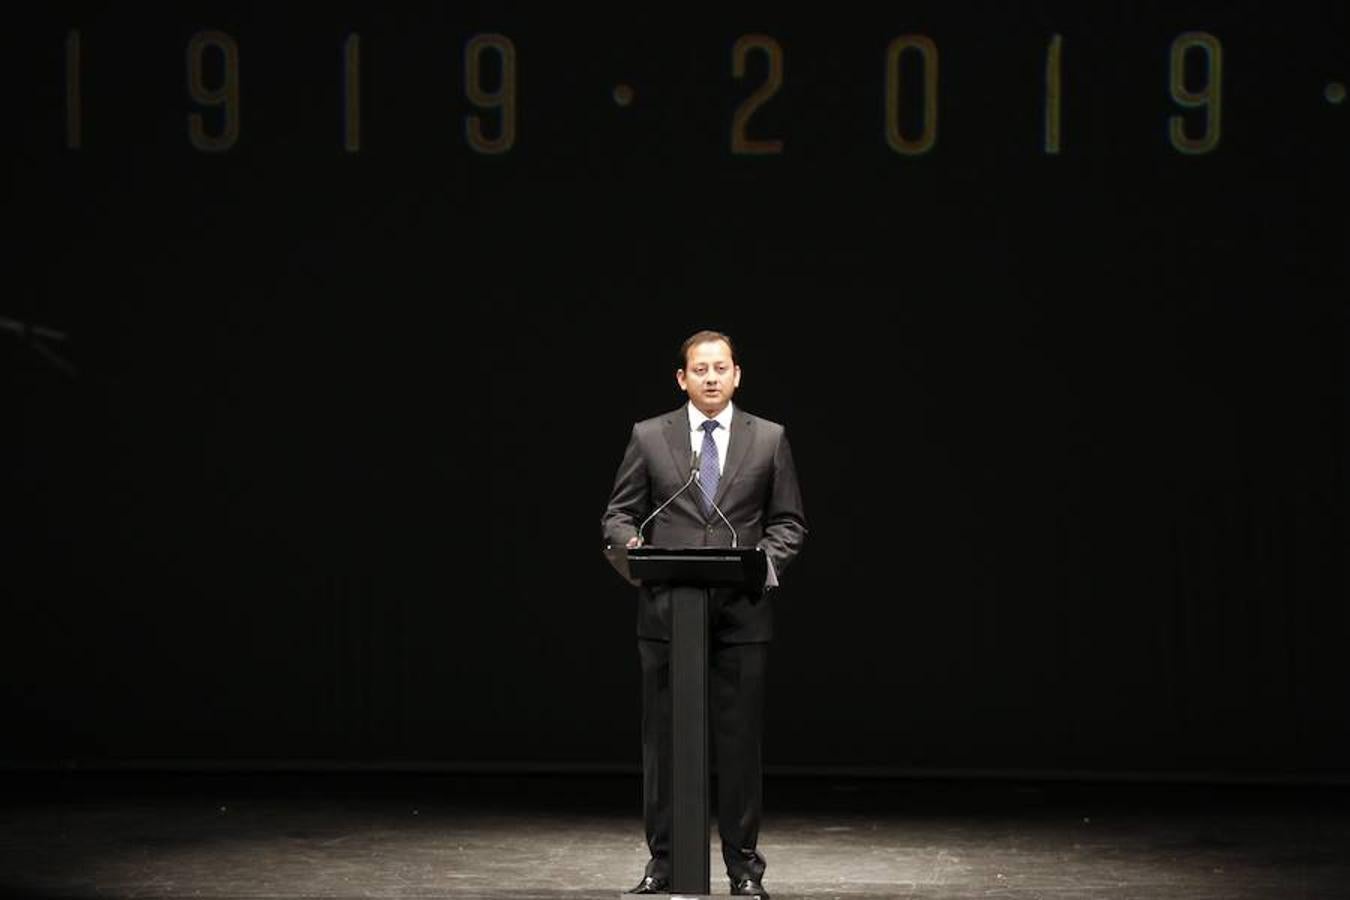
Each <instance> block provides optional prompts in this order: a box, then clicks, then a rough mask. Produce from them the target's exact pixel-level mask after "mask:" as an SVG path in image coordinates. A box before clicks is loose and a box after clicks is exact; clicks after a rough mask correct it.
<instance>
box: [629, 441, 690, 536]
mask: <svg viewBox="0 0 1350 900" xmlns="http://www.w3.org/2000/svg"><path fill="white" fill-rule="evenodd" d="M695 481H698V451H697V450H695V451H694V454H693V458H691V459H690V461H689V480H688V481H686V482H685V483H684V484H683V485H682V486H681V487H680V489H679V490H678V491H676V492H675V493H673V494H671V495H670V496H669V497H667V498H666V502H665V503H662V504H661V505H660V506H658V507H657V508H656V509H654V510H652V514H651V515H650V516H648V517H647V518H645V519H643V520H642V524H641V525H639V526H638V530H637V536H638V546H639V547H641V546H642V544H643V541H642V529H644V528H646V527H647V523H648V522H650V521H651V520H652V519H655V518H656V515H657V513H659V512H661V510H663V509H665V508H666V507H667V506H669V505H670V503H671V501H672V500H674V499H675V498H676V497H678V496H680V495H681V494H683V493H684V492H685V491H687V490H689V485H691V484H693V483H694V482H695Z"/></svg>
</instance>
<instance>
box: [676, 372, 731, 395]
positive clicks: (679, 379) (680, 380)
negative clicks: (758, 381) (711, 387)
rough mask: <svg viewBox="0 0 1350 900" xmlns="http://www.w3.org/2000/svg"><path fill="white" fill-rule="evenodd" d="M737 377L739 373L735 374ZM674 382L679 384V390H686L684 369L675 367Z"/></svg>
mask: <svg viewBox="0 0 1350 900" xmlns="http://www.w3.org/2000/svg"><path fill="white" fill-rule="evenodd" d="M737 377H739V374H738V375H737ZM675 383H676V384H678V385H679V386H680V390H682V391H687V390H688V388H687V387H685V381H684V369H676V370H675Z"/></svg>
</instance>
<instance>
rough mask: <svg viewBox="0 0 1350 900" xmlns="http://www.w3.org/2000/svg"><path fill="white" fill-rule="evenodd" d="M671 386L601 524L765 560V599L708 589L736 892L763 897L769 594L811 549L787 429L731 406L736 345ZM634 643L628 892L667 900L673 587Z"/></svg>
mask: <svg viewBox="0 0 1350 900" xmlns="http://www.w3.org/2000/svg"><path fill="white" fill-rule="evenodd" d="M675 381H676V383H678V384H679V386H680V389H681V390H682V391H684V393H685V394H687V395H688V398H689V399H688V402H687V403H686V404H684V405H682V406H681V407H680V408H679V409H676V410H674V411H672V412H670V413H667V414H666V415H663V416H657V417H655V418H652V419H647V420H645V421H642V422H638V423H637V424H636V425H634V426H633V431H632V436H631V437H630V438H629V441H628V449H627V450H626V451H625V452H624V456H623V462H622V463H620V465H619V471H618V474H617V475H616V477H615V479H614V490H613V491H612V492H611V494H610V498H609V506H608V507H607V508H606V510H605V514H604V517H603V519H602V520H601V526H602V529H603V532H604V538H605V542H606V544H607V545H609V546H627V547H636V546H639V545H640V544H642V543H647V544H651V545H652V546H657V547H704V546H714V547H726V546H730V545H731V543H732V531H731V529H734V530H735V536H736V539H737V544H738V546H742V547H750V546H757V547H760V548H762V549H763V550H764V553H765V556H766V558H767V560H768V575H767V579H766V584H765V586H764V589H763V590H762V591H754V592H748V593H740V592H737V591H735V590H731V589H720V588H719V589H716V590H714V591H713V592H712V595H711V597H710V600H709V605H708V622H709V635H710V639H711V643H710V647H709V681H708V684H709V724H710V726H711V732H712V742H713V755H714V759H715V760H716V775H717V786H718V787H717V825H718V832H719V833H720V835H721V838H722V858H723V861H724V862H725V863H726V868H727V876H728V877H729V878H730V879H731V892H732V894H736V895H745V896H754V895H758V896H760V897H762V898H765V900H767V898H768V894H767V893H766V892H765V891H764V886H763V883H762V882H763V877H764V865H765V861H764V856H763V855H762V854H761V853H760V852H759V850H758V848H757V844H758V840H759V826H760V819H761V814H762V809H763V803H762V792H761V754H760V745H761V739H762V735H763V721H764V686H765V666H766V663H767V661H768V647H769V640H770V638H771V637H772V636H773V605H772V603H771V597H770V590H771V588H772V587H774V586H776V585H777V584H778V579H779V578H780V577H782V575H783V572H784V571H785V570H786V569H787V566H788V563H790V562H791V561H792V559H793V558H794V557H795V556H796V555H797V553H798V551H800V550H801V547H802V543H803V541H804V540H805V538H806V519H805V515H804V514H803V512H802V499H801V492H800V490H799V489H798V486H797V473H796V470H795V469H794V467H793V463H792V450H791V449H790V447H789V446H788V440H787V434H786V433H785V431H784V429H783V426H782V425H779V424H777V423H776V422H770V421H768V420H767V419H761V418H758V417H756V416H752V415H750V414H749V413H747V412H745V411H743V410H741V409H740V408H738V407H736V406H733V405H732V402H731V398H732V395H733V394H734V393H735V391H736V388H737V387H738V386H739V385H740V383H741V368H740V366H738V365H737V364H736V357H735V350H734V348H733V346H732V342H731V339H730V338H729V337H727V336H726V335H725V334H722V333H720V332H715V331H700V332H698V333H697V334H694V335H693V336H691V337H690V338H689V339H688V340H686V341H685V342H684V345H683V346H682V347H681V350H680V360H679V368H678V369H677V370H676V372H675ZM695 451H697V452H698V454H699V455H698V457H697V459H698V471H699V478H698V481H697V482H696V483H695V484H693V485H692V486H691V487H690V488H689V489H688V490H686V491H685V492H684V493H683V494H680V495H679V496H678V497H675V499H674V501H673V502H671V503H670V504H669V505H668V506H666V507H665V508H664V509H662V510H661V511H660V513H659V514H658V515H656V516H655V517H654V518H653V519H652V521H651V522H650V523H649V524H648V526H647V531H646V532H645V533H644V534H639V533H638V529H639V526H640V525H641V524H642V523H643V521H644V520H645V519H647V517H648V516H649V515H650V514H651V513H652V512H653V511H654V510H656V509H657V508H658V507H660V505H661V504H662V503H663V502H665V501H666V500H668V499H669V498H670V497H672V496H673V495H675V494H676V492H677V491H679V490H680V488H681V487H682V486H684V485H685V484H686V482H688V481H689V478H690V466H691V460H692V459H693V458H694V456H693V454H694V452H695ZM719 511H720V514H719ZM723 516H725V521H724V520H723ZM728 524H729V525H730V528H729V527H728ZM637 635H638V655H639V658H640V659H641V662H642V772H643V819H644V823H645V826H646V833H647V846H648V848H649V849H650V851H651V860H650V861H649V862H648V863H647V870H646V874H645V875H644V877H643V879H642V881H641V882H639V883H638V885H637V886H636V887H635V888H633V889H632V890H631V891H629V893H634V894H656V893H667V892H669V890H670V874H671V873H670V844H671V796H670V794H671V771H672V763H671V755H672V751H671V696H670V677H669V671H670V598H669V595H668V592H667V591H666V590H664V589H661V588H654V589H648V588H645V587H644V588H639V590H638V622H637Z"/></svg>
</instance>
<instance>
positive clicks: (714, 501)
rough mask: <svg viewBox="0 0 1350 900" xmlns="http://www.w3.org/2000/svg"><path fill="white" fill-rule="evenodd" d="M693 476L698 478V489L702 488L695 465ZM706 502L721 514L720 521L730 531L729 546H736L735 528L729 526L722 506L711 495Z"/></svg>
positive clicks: (729, 522) (729, 521) (729, 523)
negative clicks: (725, 524)
mask: <svg viewBox="0 0 1350 900" xmlns="http://www.w3.org/2000/svg"><path fill="white" fill-rule="evenodd" d="M694 477H695V478H696V479H698V482H699V484H698V486H699V489H700V490H702V489H703V479H701V478H699V477H698V469H697V467H695V469H694ZM705 496H706V495H705ZM708 502H709V503H710V504H712V508H713V512H715V513H717V514H718V515H719V516H721V517H722V521H723V522H726V523H727V531H730V532H731V546H733V547H735V546H736V529H735V528H733V527H732V526H731V520H730V519H728V518H727V517H726V514H725V513H723V512H722V508H721V507H720V506H718V505H717V501H716V500H714V499H713V498H711V497H708Z"/></svg>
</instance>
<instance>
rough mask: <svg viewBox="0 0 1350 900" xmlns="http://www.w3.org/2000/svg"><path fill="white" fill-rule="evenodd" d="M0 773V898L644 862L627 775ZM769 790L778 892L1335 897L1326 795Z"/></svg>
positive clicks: (306, 894)
mask: <svg viewBox="0 0 1350 900" xmlns="http://www.w3.org/2000/svg"><path fill="white" fill-rule="evenodd" d="M0 782H3V787H4V789H5V790H4V800H3V801H2V804H0V895H3V896H4V897H14V898H25V897H32V898H67V897H68V898H155V900H159V898H189V897H195V898H204V900H210V898H222V900H223V898H250V900H262V898H357V897H360V898H424V897H453V898H464V900H478V898H484V900H485V898H510V900H529V898H583V897H604V898H610V900H613V898H615V897H616V896H617V895H618V893H619V892H620V891H622V890H624V889H626V888H628V887H631V886H632V885H633V884H635V883H636V882H637V881H638V879H639V878H640V877H641V874H642V867H643V864H644V863H645V861H646V849H645V846H644V845H643V842H642V826H641V821H640V816H639V809H640V799H641V798H640V790H641V788H640V784H639V781H638V779H637V778H636V777H629V776H606V777H599V776H566V777H564V776H501V775H494V776H474V777H468V776H447V775H397V776H391V775H387V774H380V775H375V774H344V775H332V774H328V775H295V774H290V775H281V774H274V775H248V776H241V775H227V774H217V775H200V774H194V775H182V774H178V775H163V774H162V775H149V774H135V775H125V774H124V775H107V774H91V773H68V774H63V775H52V774H31V773H30V774H26V775H20V774H15V773H9V774H6V775H3V776H0ZM765 797H766V815H765V823H764V830H763V833H762V835H761V844H760V846H761V849H762V850H763V852H764V854H765V856H766V857H767V858H768V862H769V868H768V872H767V874H766V877H765V882H764V884H765V887H766V889H768V890H769V891H770V892H771V894H772V896H773V897H774V898H775V900H794V898H822V900H824V898H836V897H837V898H849V900H858V898H904V897H915V898H928V900H955V898H962V900H964V898H976V897H979V898H991V897H996V898H1065V900H1068V898H1075V900H1080V898H1096V897H1102V898H1113V900H1117V898H1120V900H1123V898H1140V900H1182V898H1185V900H1201V898H1204V900H1211V898H1212V900H1244V898H1263V900H1269V898H1278V900H1287V898H1309V900H1313V898H1315V900H1335V898H1350V789H1347V788H1344V787H1334V788H1333V787H1320V788H1313V787H1299V788H1288V787H1280V788H1275V787H1253V786H1242V787H1196V786H1142V785H1121V784H1115V785H1092V784H1081V783H1060V782H1050V783H1044V782H1042V783H1011V782H1003V781H981V782H961V781H913V780H865V779H859V780H843V779H825V778H818V779H807V778H791V779H787V778H780V779H770V780H769V781H768V782H766V785H765ZM712 852H713V854H714V861H713V867H712V871H713V873H714V874H713V892H714V893H717V894H725V893H727V883H726V880H725V879H724V878H723V877H722V876H721V871H722V870H721V865H720V854H719V853H718V851H717V849H716V844H715V842H714V845H713V851H712Z"/></svg>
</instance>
